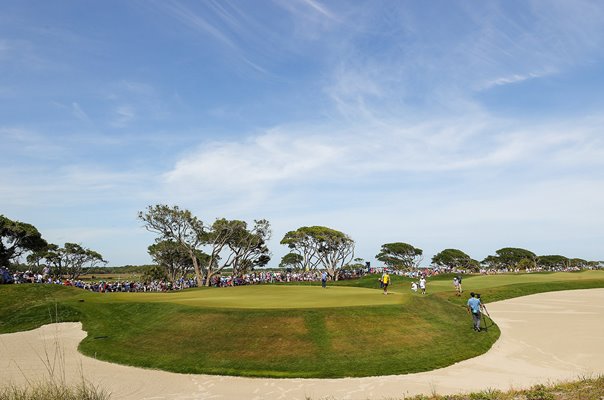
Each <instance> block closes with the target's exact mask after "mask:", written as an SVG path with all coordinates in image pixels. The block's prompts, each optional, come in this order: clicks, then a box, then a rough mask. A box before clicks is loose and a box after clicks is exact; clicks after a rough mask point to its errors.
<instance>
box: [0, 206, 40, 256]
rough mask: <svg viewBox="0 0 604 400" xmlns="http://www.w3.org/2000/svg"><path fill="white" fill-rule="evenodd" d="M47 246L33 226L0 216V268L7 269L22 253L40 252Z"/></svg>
mask: <svg viewBox="0 0 604 400" xmlns="http://www.w3.org/2000/svg"><path fill="white" fill-rule="evenodd" d="M47 245H48V243H47V242H46V240H44V239H42V235H41V234H40V232H38V229H36V227H35V226H33V225H31V224H28V223H25V222H20V221H13V220H11V219H8V218H7V217H5V216H4V215H0V266H3V267H9V266H10V263H11V262H12V261H14V260H15V259H17V258H18V257H20V256H21V255H22V254H23V253H26V252H35V251H40V250H43V249H44V248H45V247H46V246H47Z"/></svg>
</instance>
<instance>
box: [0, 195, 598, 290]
mask: <svg viewBox="0 0 604 400" xmlns="http://www.w3.org/2000/svg"><path fill="white" fill-rule="evenodd" d="M138 219H139V220H140V221H141V222H142V223H143V226H144V228H145V229H146V230H148V231H150V232H152V233H154V234H156V238H155V241H154V243H153V244H152V245H150V246H149V247H148V249H147V250H148V253H149V255H150V256H151V258H152V260H153V262H154V263H155V266H154V267H151V268H150V269H148V270H147V275H148V276H150V277H153V278H158V279H159V278H165V279H169V280H172V281H174V280H176V279H178V278H179V277H181V276H185V275H187V274H189V273H190V272H193V274H194V275H195V279H196V280H197V284H198V285H199V286H209V284H210V282H211V280H212V278H213V277H214V276H216V275H219V274H221V273H222V272H223V271H226V270H228V271H229V272H230V273H232V274H233V275H235V276H241V275H243V274H246V273H249V272H251V271H253V270H254V269H255V268H258V267H264V266H266V265H267V264H268V262H269V261H270V260H271V256H272V254H271V252H270V250H269V248H268V246H267V242H268V241H269V240H270V238H271V236H272V230H271V225H270V223H269V221H267V220H265V219H259V220H254V221H253V223H251V224H248V223H247V222H245V221H241V220H229V219H226V218H218V219H216V220H214V221H213V222H212V223H206V222H203V221H202V220H200V219H199V218H197V217H196V216H195V215H193V214H192V213H191V212H190V211H189V210H186V209H181V208H180V207H178V206H168V205H165V204H157V205H153V206H148V207H147V208H146V209H145V210H144V211H140V212H139V213H138ZM0 239H1V240H0V266H4V267H9V266H10V265H11V264H14V263H15V262H16V261H18V260H21V259H22V257H23V256H24V255H25V256H26V257H25V258H26V261H27V265H28V266H31V267H36V268H42V267H45V268H48V271H49V272H50V274H52V275H54V276H68V277H70V278H72V279H77V278H78V277H79V276H80V275H81V274H82V273H84V272H85V271H98V270H99V269H100V268H99V267H103V266H104V265H105V264H106V263H107V261H105V260H104V259H103V257H102V256H101V254H99V253H98V252H96V251H94V250H91V249H88V248H86V247H83V246H82V245H81V244H76V243H65V244H64V245H63V246H62V247H61V246H58V245H55V244H52V243H48V242H46V240H44V239H43V238H42V235H41V234H40V232H38V230H37V229H36V228H35V227H34V226H33V225H31V224H27V223H24V222H20V221H12V220H10V219H8V218H6V217H5V216H3V215H0ZM280 244H282V245H284V246H287V248H288V249H289V252H288V253H287V254H285V255H284V256H283V257H282V258H281V262H280V263H279V267H280V268H287V269H291V270H293V271H318V270H321V271H326V272H327V274H328V276H329V277H330V278H331V279H333V280H337V279H338V278H339V275H340V272H341V271H342V270H344V269H360V268H365V267H366V266H368V264H369V263H366V262H365V261H364V260H363V259H361V258H355V242H354V240H353V239H352V238H351V237H350V236H348V235H347V234H345V233H343V232H340V231H338V230H335V229H332V228H328V227H324V226H310V227H307V226H303V227H300V228H298V229H296V230H292V231H289V232H287V233H286V234H285V235H284V236H283V238H282V239H281V241H280ZM375 258H376V259H377V260H378V261H380V262H383V263H384V264H385V265H386V266H388V267H390V268H392V269H396V270H412V269H416V268H419V267H421V266H422V265H421V264H422V262H423V260H424V258H423V250H422V249H420V248H418V247H415V246H413V245H411V244H408V243H403V242H393V243H385V244H383V245H382V246H381V248H380V250H379V252H378V254H376V256H375ZM431 265H432V266H433V267H439V268H444V269H462V270H466V271H479V270H480V269H481V268H486V269H495V270H503V269H507V270H511V269H522V270H526V269H535V268H542V269H545V270H556V269H560V268H572V267H576V268H600V267H603V266H604V265H603V263H602V262H598V261H587V260H584V259H580V258H568V257H565V256H562V255H542V256H537V255H536V254H535V253H533V252H531V251H529V250H526V249H521V248H513V247H505V248H501V249H499V250H497V251H496V252H495V254H493V255H489V256H487V257H486V258H485V259H483V260H481V261H478V260H475V259H473V258H471V257H470V256H469V255H468V254H466V253H465V252H463V251H462V250H459V249H445V250H442V251H441V252H439V253H438V254H436V255H435V256H434V257H432V259H431Z"/></svg>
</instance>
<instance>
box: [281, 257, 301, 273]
mask: <svg viewBox="0 0 604 400" xmlns="http://www.w3.org/2000/svg"><path fill="white" fill-rule="evenodd" d="M303 262H304V259H303V257H302V256H301V255H300V254H297V253H287V254H286V255H284V256H283V257H281V262H280V263H279V268H283V269H286V268H291V269H293V270H294V271H300V270H302V265H303Z"/></svg>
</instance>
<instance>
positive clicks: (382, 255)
mask: <svg viewBox="0 0 604 400" xmlns="http://www.w3.org/2000/svg"><path fill="white" fill-rule="evenodd" d="M422 254H423V251H422V249H420V248H417V247H413V246H412V245H410V244H408V243H401V242H396V243H386V244H383V245H382V248H381V249H380V252H379V253H378V254H377V255H376V256H375V258H376V259H377V260H379V261H381V262H383V263H384V264H386V265H388V266H389V267H391V268H394V269H412V268H417V267H418V266H419V264H420V263H421V262H422V260H423V256H422Z"/></svg>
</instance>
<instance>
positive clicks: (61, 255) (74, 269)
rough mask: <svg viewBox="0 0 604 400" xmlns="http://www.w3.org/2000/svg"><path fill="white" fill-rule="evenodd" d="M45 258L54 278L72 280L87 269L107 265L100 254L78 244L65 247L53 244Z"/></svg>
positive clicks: (66, 244) (68, 244) (49, 246)
mask: <svg viewBox="0 0 604 400" xmlns="http://www.w3.org/2000/svg"><path fill="white" fill-rule="evenodd" d="M44 258H45V259H46V261H47V262H48V263H49V264H50V266H51V269H52V274H53V275H54V276H58V277H60V276H62V275H67V276H68V277H69V278H70V279H77V278H79V276H80V275H82V274H83V273H84V271H85V270H86V269H87V268H95V267H98V266H100V265H102V264H103V265H104V264H106V263H107V261H105V260H104V259H103V256H101V254H100V253H98V252H96V251H94V250H91V249H88V248H86V247H82V245H80V244H77V243H65V245H64V246H63V247H59V246H57V245H56V244H52V243H51V244H49V245H48V250H47V252H46V253H45V254H44Z"/></svg>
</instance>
